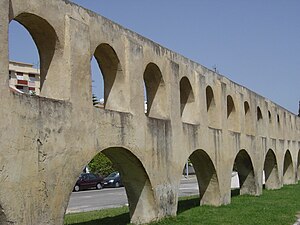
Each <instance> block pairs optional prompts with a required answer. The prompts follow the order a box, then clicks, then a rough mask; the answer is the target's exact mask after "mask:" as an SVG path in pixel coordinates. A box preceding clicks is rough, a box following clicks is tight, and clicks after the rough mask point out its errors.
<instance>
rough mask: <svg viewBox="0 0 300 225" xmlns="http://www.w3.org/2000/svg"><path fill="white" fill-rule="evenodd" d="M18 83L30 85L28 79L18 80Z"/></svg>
mask: <svg viewBox="0 0 300 225" xmlns="http://www.w3.org/2000/svg"><path fill="white" fill-rule="evenodd" d="M17 83H18V84H23V85H28V81H27V80H18V82H17Z"/></svg>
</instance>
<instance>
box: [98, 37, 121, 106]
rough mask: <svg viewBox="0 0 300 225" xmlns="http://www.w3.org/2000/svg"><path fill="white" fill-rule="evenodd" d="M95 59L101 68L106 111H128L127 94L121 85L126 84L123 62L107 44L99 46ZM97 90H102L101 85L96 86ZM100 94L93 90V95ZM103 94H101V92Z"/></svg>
mask: <svg viewBox="0 0 300 225" xmlns="http://www.w3.org/2000/svg"><path fill="white" fill-rule="evenodd" d="M94 57H95V59H96V61H97V63H98V66H99V68H100V72H101V73H100V74H101V75H102V77H103V92H102V93H103V106H104V108H105V109H110V110H115V111H124V110H125V111H126V104H125V103H126V102H127V101H126V96H125V95H126V94H125V93H124V90H123V89H122V87H123V86H124V85H121V84H122V83H124V80H125V78H124V74H123V69H122V65H121V62H120V60H119V58H118V56H117V53H116V52H115V50H114V49H113V48H112V47H111V46H110V45H109V44H107V43H102V44H100V45H98V47H97V48H96V50H95V52H94ZM94 85H95V86H96V87H97V89H100V88H101V86H102V85H101V83H98V84H94ZM97 92H99V91H98V90H96V89H95V90H93V93H97ZM100 93H101V92H100ZM100 95H101V94H100Z"/></svg>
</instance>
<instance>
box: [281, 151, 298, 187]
mask: <svg viewBox="0 0 300 225" xmlns="http://www.w3.org/2000/svg"><path fill="white" fill-rule="evenodd" d="M282 174H283V184H294V183H295V173H294V166H293V160H292V155H291V152H290V151H289V150H287V151H286V153H285V155H284V163H283V173H282Z"/></svg>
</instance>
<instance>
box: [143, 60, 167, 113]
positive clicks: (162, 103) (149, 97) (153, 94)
mask: <svg viewBox="0 0 300 225" xmlns="http://www.w3.org/2000/svg"><path fill="white" fill-rule="evenodd" d="M143 77H144V85H145V99H146V104H145V114H146V115H147V116H149V117H154V118H166V106H167V102H166V87H165V83H164V80H163V77H162V73H161V71H160V69H159V68H158V66H157V65H155V64H154V63H149V64H148V65H147V66H146V69H145V71H144V76H143Z"/></svg>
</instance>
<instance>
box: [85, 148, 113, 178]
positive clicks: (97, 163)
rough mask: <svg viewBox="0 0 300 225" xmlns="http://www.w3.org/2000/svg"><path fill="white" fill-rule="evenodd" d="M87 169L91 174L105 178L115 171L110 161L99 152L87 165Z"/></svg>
mask: <svg viewBox="0 0 300 225" xmlns="http://www.w3.org/2000/svg"><path fill="white" fill-rule="evenodd" d="M88 167H89V169H90V171H91V172H92V173H96V174H100V175H102V176H107V175H109V174H110V173H112V172H113V171H115V170H116V169H115V168H114V166H113V163H112V161H110V159H109V158H107V157H106V156H105V155H104V154H103V153H101V152H100V153H98V154H97V155H96V156H95V157H94V158H93V159H92V161H91V162H90V163H89V164H88Z"/></svg>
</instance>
